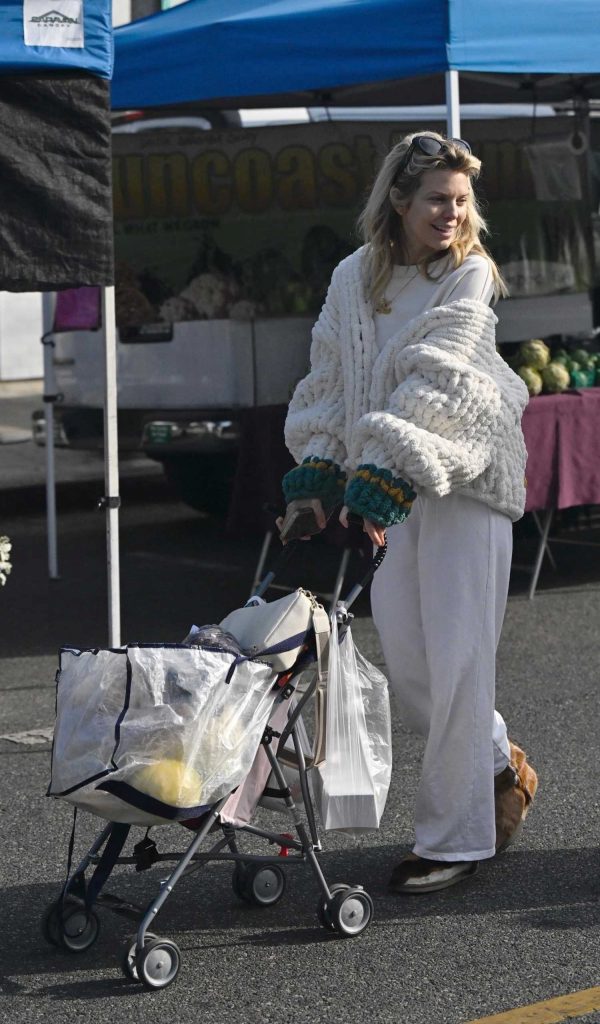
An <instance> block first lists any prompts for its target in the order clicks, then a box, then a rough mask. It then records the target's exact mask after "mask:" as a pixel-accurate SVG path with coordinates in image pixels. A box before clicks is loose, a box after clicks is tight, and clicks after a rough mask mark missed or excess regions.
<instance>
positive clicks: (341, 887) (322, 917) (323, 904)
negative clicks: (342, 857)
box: [317, 882, 351, 932]
mask: <svg viewBox="0 0 600 1024" xmlns="http://www.w3.org/2000/svg"><path fill="white" fill-rule="evenodd" d="M350 888H351V886H349V885H345V884H344V882H334V884H333V885H330V886H329V891H330V893H331V895H332V897H333V895H334V894H335V893H336V892H342V891H345V890H346V889H350ZM331 902H333V900H332V901H331ZM330 905H331V903H330V902H328V901H327V900H326V899H325V897H324V896H321V898H320V900H319V902H318V903H317V917H318V918H319V924H320V925H321V927H322V928H326V929H327V931H328V932H334V931H335V930H336V929H335V926H334V924H333V921H332V920H331V914H330V913H329V907H330Z"/></svg>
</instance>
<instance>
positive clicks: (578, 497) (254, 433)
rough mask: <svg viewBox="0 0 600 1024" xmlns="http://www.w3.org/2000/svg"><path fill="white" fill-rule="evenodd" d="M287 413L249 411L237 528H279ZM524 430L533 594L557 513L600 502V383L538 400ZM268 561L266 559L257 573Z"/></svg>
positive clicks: (343, 538) (339, 533) (341, 535)
mask: <svg viewBox="0 0 600 1024" xmlns="http://www.w3.org/2000/svg"><path fill="white" fill-rule="evenodd" d="M286 413H287V406H285V405H276V406H263V407H259V408H256V409H246V410H243V411H241V415H240V427H241V439H240V451H239V458H238V466H237V470H236V474H235V479H234V484H233V493H232V498H231V503H230V507H229V514H228V517H227V529H228V531H229V532H230V533H232V534H248V533H253V532H254V533H257V534H262V535H263V536H265V534H267V535H269V534H271V533H272V530H273V519H274V517H273V514H272V513H266V512H265V509H264V505H265V503H269V504H271V505H272V506H279V507H281V505H282V503H283V496H282V493H281V478H282V476H283V474H284V473H286V472H287V470H288V469H290V468H291V467H292V466H293V465H294V461H293V459H292V457H291V455H290V454H289V452H288V451H287V449H286V447H285V444H284V441H283V424H284V422H285V416H286ZM523 433H524V435H525V444H526V446H527V451H528V459H527V470H526V477H527V500H526V505H525V510H526V511H527V512H532V513H533V515H534V517H535V521H536V523H537V525H538V529H539V532H540V542H539V545H538V550H537V554H536V559H535V563H534V567H533V570H532V580H531V584H530V589H529V596H530V598H531V597H533V595H534V593H535V588H536V585H537V580H538V576H539V573H540V569H541V565H542V560H543V557H544V554H547V555H548V556H549V557H550V558H552V555H551V552H550V549H549V547H548V535H549V531H550V526H551V524H552V519H553V515H554V512H555V511H556V510H557V509H563V508H571V507H573V506H574V505H596V504H600V388H585V389H584V388H582V389H580V390H573V391H568V392H564V393H563V394H560V395H538V396H537V397H536V398H532V399H531V400H530V402H529V405H528V406H527V408H526V409H525V413H524V415H523ZM538 512H539V513H542V515H541V517H540V516H538ZM266 539H267V538H265V542H266ZM360 539H361V538H360V537H356V536H353V537H352V538H349V537H348V534H347V532H346V531H345V530H343V529H342V527H336V525H335V523H332V524H331V525H330V527H329V528H328V540H330V541H332V542H333V543H334V544H337V545H339V546H341V547H346V546H347V544H348V540H350V546H352V547H354V546H358V543H359V541H360ZM265 554H266V553H265ZM263 564H264V560H263V559H262V557H261V559H260V560H259V566H258V569H257V571H262V566H263ZM344 568H345V565H344Z"/></svg>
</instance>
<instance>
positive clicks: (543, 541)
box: [529, 509, 554, 601]
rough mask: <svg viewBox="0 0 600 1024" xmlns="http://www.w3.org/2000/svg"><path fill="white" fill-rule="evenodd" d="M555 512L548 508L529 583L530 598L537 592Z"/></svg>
mask: <svg viewBox="0 0 600 1024" xmlns="http://www.w3.org/2000/svg"><path fill="white" fill-rule="evenodd" d="M553 515H554V513H553V510H552V509H548V511H547V513H546V519H545V522H544V525H543V528H542V532H541V536H540V543H539V545H538V551H537V557H536V560H535V565H534V568H533V575H532V577H531V583H530V585H529V600H530V601H532V600H533V596H534V594H535V588H536V587H537V581H538V576H539V575H540V569H541V568H542V560H543V558H544V553H545V551H546V550H547V547H548V534H549V533H550V524H551V523H552V517H553Z"/></svg>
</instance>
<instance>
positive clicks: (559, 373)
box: [542, 362, 571, 394]
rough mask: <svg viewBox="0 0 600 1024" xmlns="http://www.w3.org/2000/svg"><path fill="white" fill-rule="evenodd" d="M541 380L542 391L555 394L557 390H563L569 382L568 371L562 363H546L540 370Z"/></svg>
mask: <svg viewBox="0 0 600 1024" xmlns="http://www.w3.org/2000/svg"><path fill="white" fill-rule="evenodd" d="M542 381H543V384H544V391H548V392H549V393H550V394H556V393H557V392H558V391H565V390H566V389H567V388H568V386H569V384H570V383H571V378H570V376H569V371H568V370H567V368H566V366H563V365H562V363H554V362H552V363H548V366H545V367H544V369H543V370H542Z"/></svg>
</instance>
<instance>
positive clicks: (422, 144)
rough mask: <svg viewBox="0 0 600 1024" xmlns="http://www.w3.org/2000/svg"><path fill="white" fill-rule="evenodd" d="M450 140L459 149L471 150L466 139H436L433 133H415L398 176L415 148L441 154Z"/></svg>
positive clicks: (427, 154)
mask: <svg viewBox="0 0 600 1024" xmlns="http://www.w3.org/2000/svg"><path fill="white" fill-rule="evenodd" d="M449 142H451V143H452V144H453V145H454V146H458V148H459V149H464V150H465V152H466V153H470V152H471V147H470V145H469V143H468V142H465V140H464V139H434V138H432V136H431V135H415V137H414V139H413V140H412V142H411V144H410V146H409V147H408V149H407V150H406V153H405V154H404V157H403V159H402V160H401V162H400V166H399V168H398V170H397V171H396V177H399V175H401V174H403V173H404V171H405V170H406V168H407V167H408V165H409V163H410V161H411V158H412V155H413V153H414V152H415V150H418V151H419V153H424V154H425V156H439V154H440V153H443V152H444V150H445V149H448V143H449Z"/></svg>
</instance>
